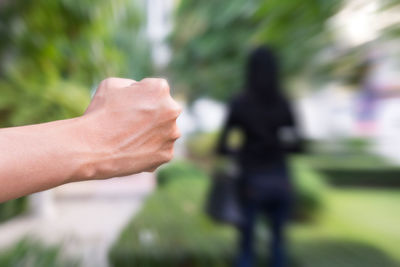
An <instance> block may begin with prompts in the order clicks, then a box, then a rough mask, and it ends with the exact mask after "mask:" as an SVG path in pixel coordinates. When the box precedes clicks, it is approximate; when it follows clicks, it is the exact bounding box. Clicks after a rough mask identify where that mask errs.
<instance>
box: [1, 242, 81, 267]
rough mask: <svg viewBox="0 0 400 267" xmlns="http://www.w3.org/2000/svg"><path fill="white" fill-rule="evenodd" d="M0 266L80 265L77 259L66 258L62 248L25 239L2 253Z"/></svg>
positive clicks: (42, 266) (43, 266)
mask: <svg viewBox="0 0 400 267" xmlns="http://www.w3.org/2000/svg"><path fill="white" fill-rule="evenodd" d="M0 266H7V267H17V266H18V267H78V266H79V262H78V261H77V260H71V259H66V258H65V255H61V248H60V247H57V246H51V247H46V246H44V245H42V244H40V243H39V242H37V241H34V240H31V239H24V240H22V241H20V242H19V243H18V244H16V245H15V246H13V247H12V248H9V249H7V250H5V251H2V252H1V253H0Z"/></svg>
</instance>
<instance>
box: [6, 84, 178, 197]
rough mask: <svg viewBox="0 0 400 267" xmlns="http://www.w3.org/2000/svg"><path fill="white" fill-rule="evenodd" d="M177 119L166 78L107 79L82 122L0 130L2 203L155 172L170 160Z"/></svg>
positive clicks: (82, 117)
mask: <svg viewBox="0 0 400 267" xmlns="http://www.w3.org/2000/svg"><path fill="white" fill-rule="evenodd" d="M180 112H181V109H180V107H179V106H178V105H177V103H176V102H175V101H174V100H173V99H172V98H171V96H170V93H169V86H168V83H167V82H166V81H165V80H164V79H144V80H142V81H140V82H135V81H134V80H129V79H120V78H108V79H106V80H104V81H103V82H102V83H101V84H100V86H99V88H98V90H97V92H96V94H95V96H94V98H93V100H92V102H91V103H90V105H89V107H88V108H87V110H86V112H85V114H84V115H82V116H80V117H77V118H73V119H67V120H60V121H54V122H49V123H43V124H36V125H29V126H22V127H13V128H4V129H0V151H1V153H0V202H3V201H6V200H9V199H13V198H17V197H20V196H24V195H27V194H30V193H34V192H38V191H42V190H46V189H49V188H52V187H55V186H58V185H62V184H65V183H69V182H76V181H83V180H92V179H106V178H110V177H115V176H124V175H128V174H134V173H139V172H144V171H154V170H155V169H156V168H157V167H158V166H160V165H161V164H163V163H166V162H168V161H170V160H171V159H172V157H173V145H174V142H175V140H176V139H177V138H179V136H180V133H179V130H178V128H177V126H176V119H177V117H178V116H179V114H180Z"/></svg>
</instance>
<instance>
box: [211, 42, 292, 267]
mask: <svg viewBox="0 0 400 267" xmlns="http://www.w3.org/2000/svg"><path fill="white" fill-rule="evenodd" d="M277 63H278V62H277V60H276V59H275V56H274V54H273V53H272V51H271V50H270V49H268V48H266V47H260V48H257V49H255V50H254V51H253V52H252V53H251V54H250V56H249V59H248V63H247V69H246V71H247V72H246V83H245V90H244V91H243V92H242V93H240V94H239V95H238V96H236V97H234V99H233V101H232V102H231V103H230V107H229V114H228V118H227V121H226V125H225V126H224V128H223V130H222V133H221V136H220V140H219V144H218V152H219V153H220V154H223V155H231V156H234V158H235V159H236V161H237V163H238V166H239V168H240V173H241V174H240V178H239V179H238V191H237V192H238V194H239V199H240V202H241V206H242V210H243V215H244V216H245V218H246V219H245V222H244V223H243V224H242V225H241V226H239V227H238V230H239V232H240V242H239V252H238V258H237V261H236V266H238V267H246V266H253V263H254V255H253V254H254V252H253V250H254V249H253V244H254V242H253V241H254V228H255V224H256V219H257V217H258V215H260V214H263V215H265V216H267V218H268V222H269V229H270V230H271V231H270V232H271V244H270V253H269V254H270V261H271V265H269V266H273V267H281V266H287V256H286V248H285V240H284V229H285V226H286V224H287V222H288V219H289V216H290V209H291V204H292V199H293V198H292V185H291V181H290V177H289V173H288V168H287V165H286V155H287V150H286V145H285V142H283V141H282V139H285V138H282V136H283V137H286V139H288V140H289V139H291V140H292V141H295V142H292V147H299V146H298V144H299V142H298V141H297V140H298V138H296V137H297V134H296V130H295V122H294V118H293V115H292V112H291V110H290V108H289V104H288V101H287V100H286V99H285V97H284V96H283V94H282V90H281V87H280V81H279V73H278V64H277ZM233 129H238V130H240V131H241V132H242V133H243V137H244V140H243V144H242V145H241V146H240V147H239V148H238V149H237V150H235V151H232V149H231V148H230V147H229V146H228V136H229V133H230V132H231V130H233ZM290 136H292V137H294V138H290Z"/></svg>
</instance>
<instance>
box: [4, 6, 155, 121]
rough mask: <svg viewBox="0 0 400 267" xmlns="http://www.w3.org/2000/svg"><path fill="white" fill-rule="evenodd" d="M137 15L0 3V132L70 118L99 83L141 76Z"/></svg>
mask: <svg viewBox="0 0 400 267" xmlns="http://www.w3.org/2000/svg"><path fill="white" fill-rule="evenodd" d="M141 8H142V7H141V6H138V4H137V2H135V1H128V0H117V1H105V0H100V1H93V0H84V1H78V0H56V1H47V0H37V1H33V0H28V1H25V0H16V1H5V2H4V3H2V5H1V6H0V39H1V41H0V58H1V61H0V99H1V100H0V127H4V126H15V125H22V124H28V123H38V122H44V121H50V120H54V119H63V118H68V117H72V116H78V115H80V114H82V112H83V111H84V109H85V107H86V106H87V104H88V102H89V99H90V98H89V97H90V96H89V89H90V88H91V87H94V86H96V85H97V84H98V83H99V82H100V81H101V80H102V79H103V78H105V77H107V76H125V77H134V78H141V77H143V76H144V75H146V74H148V72H150V71H151V66H150V65H149V62H150V61H149V60H148V59H149V51H148V49H147V43H146V41H145V40H144V38H143V33H142V31H141V27H142V22H143V19H144V18H143V15H142V14H143V12H141ZM133 58H135V61H134V60H133ZM132 66H135V67H132ZM133 74H135V76H134V75H133Z"/></svg>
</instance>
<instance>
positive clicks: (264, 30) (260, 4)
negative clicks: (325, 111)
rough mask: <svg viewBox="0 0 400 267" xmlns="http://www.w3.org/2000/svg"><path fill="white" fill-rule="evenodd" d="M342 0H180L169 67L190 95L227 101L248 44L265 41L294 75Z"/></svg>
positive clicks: (321, 41) (323, 40) (324, 36)
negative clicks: (172, 53) (172, 54)
mask: <svg viewBox="0 0 400 267" xmlns="http://www.w3.org/2000/svg"><path fill="white" fill-rule="evenodd" d="M340 3H341V1H315V0H307V1H301V0H296V1H280V0H271V1H262V0H250V1H249V0H232V1H216V0H212V1H195V0H183V1H181V2H180V6H179V8H178V10H177V13H176V27H175V30H174V32H173V34H172V36H171V44H172V48H173V50H174V52H175V53H174V54H175V56H174V57H173V60H172V63H171V71H172V74H173V76H174V77H175V80H176V82H177V83H178V84H177V86H178V87H179V88H180V89H181V90H182V91H185V93H186V94H187V95H188V97H189V100H194V99H195V98H196V97H198V96H203V95H207V96H211V97H213V98H216V99H219V100H226V99H229V97H230V96H231V95H232V93H234V92H236V91H237V90H238V89H240V88H241V87H242V86H243V82H244V81H243V78H244V77H243V76H244V75H243V74H244V73H243V68H244V65H245V64H244V63H245V58H246V56H247V52H248V51H249V50H250V48H251V47H253V46H255V45H259V44H264V43H268V44H270V45H271V46H273V47H274V48H275V49H276V50H277V51H278V52H279V54H280V55H281V58H282V60H283V61H282V62H283V64H282V65H283V66H282V68H283V72H284V73H285V75H293V74H298V73H299V72H301V71H302V70H304V68H305V67H306V66H307V65H308V64H309V62H310V61H311V59H312V57H313V55H315V54H316V52H317V51H318V50H319V49H321V48H323V47H324V45H326V44H327V43H328V42H329V40H330V38H329V35H328V33H326V32H325V22H326V21H327V20H328V19H329V18H330V17H331V16H332V15H333V14H335V12H336V11H337V9H338V7H339V6H340Z"/></svg>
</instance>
